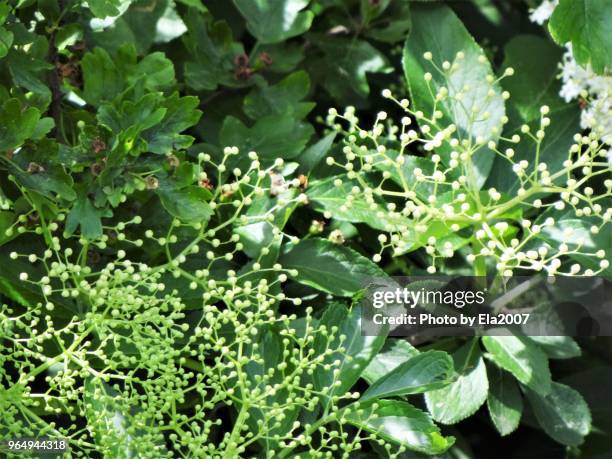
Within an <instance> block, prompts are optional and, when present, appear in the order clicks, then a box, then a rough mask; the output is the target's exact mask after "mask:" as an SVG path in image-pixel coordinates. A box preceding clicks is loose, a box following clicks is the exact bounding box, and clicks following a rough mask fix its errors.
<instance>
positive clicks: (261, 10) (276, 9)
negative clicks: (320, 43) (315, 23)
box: [234, 0, 314, 43]
mask: <svg viewBox="0 0 612 459" xmlns="http://www.w3.org/2000/svg"><path fill="white" fill-rule="evenodd" d="M308 2H309V0H257V1H253V0H234V4H235V5H236V7H237V8H238V10H239V11H240V13H241V14H242V15H243V16H244V18H245V19H246V21H247V28H248V29H249V32H251V34H252V35H253V36H254V37H255V38H257V40H259V42H260V43H278V42H281V41H284V40H286V39H288V38H291V37H295V36H296V35H301V34H303V33H304V32H306V31H307V30H308V29H309V28H310V25H311V23H312V20H313V18H314V14H313V13H312V12H311V11H302V10H303V9H304V8H306V7H307V6H308Z"/></svg>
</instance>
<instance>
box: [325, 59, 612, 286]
mask: <svg viewBox="0 0 612 459" xmlns="http://www.w3.org/2000/svg"><path fill="white" fill-rule="evenodd" d="M481 57H482V59H481V61H482V62H483V63H484V62H486V59H484V56H481ZM423 58H424V59H425V60H426V61H429V62H430V63H431V68H432V70H431V71H432V72H433V73H434V74H435V75H436V79H443V80H444V81H447V82H448V83H449V84H448V86H441V87H438V89H436V88H435V87H433V86H429V87H430V93H431V99H432V103H431V106H432V107H433V109H432V110H431V111H430V112H428V113H425V112H423V111H421V110H418V109H416V108H413V107H412V104H411V103H410V102H409V101H408V100H407V99H397V98H396V97H395V96H394V95H393V93H392V91H391V90H389V89H384V90H383V91H382V96H383V97H384V98H387V99H390V100H392V101H393V102H394V103H395V104H397V105H398V107H399V109H400V111H402V112H403V113H404V115H403V116H402V117H401V118H400V119H399V120H397V121H394V120H391V119H389V117H388V115H387V113H385V112H380V113H378V115H377V116H376V119H375V121H374V124H373V126H371V127H363V126H361V125H360V123H359V119H358V117H357V115H356V110H355V108H354V107H347V108H346V109H345V110H344V111H343V112H342V113H339V112H338V111H337V110H336V109H330V110H329V113H328V117H327V124H328V125H329V127H330V128H332V129H334V130H336V131H338V132H340V133H341V134H342V135H343V137H344V145H345V146H344V148H343V149H342V152H343V160H338V159H337V158H333V157H329V158H327V164H328V165H330V166H331V165H334V166H335V167H340V168H342V169H344V173H343V174H340V175H338V176H337V177H336V178H335V180H334V183H335V184H336V186H339V187H340V186H341V187H343V189H349V190H350V193H351V194H350V195H349V196H348V197H347V208H348V209H350V207H351V205H352V204H351V203H352V202H355V201H356V200H359V202H362V201H365V204H364V205H369V206H371V208H372V209H374V210H375V211H376V212H377V214H376V215H377V218H378V219H379V221H381V222H386V223H385V225H384V227H383V228H381V229H384V232H383V233H381V234H380V237H379V242H380V244H381V251H380V253H377V254H375V255H374V257H373V258H374V260H375V261H379V260H380V259H381V254H382V253H383V252H384V251H386V250H388V251H389V252H390V254H391V255H392V256H400V255H402V254H405V253H407V252H410V251H413V250H416V249H424V250H425V253H426V254H427V255H428V256H429V258H430V260H431V261H430V265H429V267H428V268H427V272H429V273H435V272H436V270H437V266H438V265H440V264H441V263H443V262H444V261H445V260H448V259H450V258H452V257H454V256H460V257H465V259H466V260H467V261H468V262H469V263H471V264H472V265H473V266H474V272H475V273H476V274H478V275H482V274H485V273H486V268H487V266H488V267H490V268H491V267H493V268H495V270H496V271H497V272H498V273H500V274H503V275H504V276H512V275H513V274H514V273H517V272H519V273H522V272H529V271H532V272H533V271H536V272H546V273H547V274H549V275H569V276H575V275H587V276H588V275H595V274H598V273H601V272H602V271H604V270H605V269H607V268H608V265H609V261H608V259H607V258H608V257H609V255H610V254H609V253H606V251H605V250H606V247H595V246H594V244H593V242H592V240H591V238H592V237H594V236H595V235H597V234H599V233H602V234H603V233H604V232H606V231H608V232H609V231H610V227H609V222H610V217H611V216H612V209H611V208H610V207H609V202H610V197H611V196H612V193H611V190H612V179H610V172H611V171H612V170H611V168H610V163H609V162H608V161H607V158H606V154H607V150H606V145H605V144H603V143H602V142H601V141H600V139H599V137H598V133H597V132H591V133H590V134H588V135H582V134H580V133H576V135H575V136H574V144H573V145H572V146H571V147H570V148H569V149H568V150H567V151H559V152H558V155H560V156H562V157H563V158H564V159H563V160H562V161H560V162H561V164H554V165H551V164H549V163H548V162H547V161H546V160H545V159H544V158H542V151H543V148H544V145H545V141H546V140H545V139H546V131H547V129H548V128H549V127H550V125H551V124H552V121H551V118H549V113H550V109H549V107H548V106H542V107H541V108H540V117H539V122H538V123H537V126H536V128H533V126H529V125H523V126H522V127H521V129H520V131H521V134H522V135H519V134H513V135H511V136H510V137H504V136H502V135H500V129H499V127H497V126H496V127H493V128H492V131H491V132H488V133H487V132H481V133H480V134H479V135H471V133H472V132H480V131H481V130H482V129H481V127H480V125H479V123H482V120H483V119H487V117H488V116H490V115H489V114H488V113H487V112H486V110H483V108H482V107H474V106H472V107H471V112H472V113H475V114H477V115H478V117H476V116H473V117H470V118H469V119H468V121H467V127H464V128H463V129H462V130H461V131H460V130H459V129H458V127H457V126H456V125H455V124H454V123H452V122H451V121H449V120H448V119H447V118H446V116H445V115H444V113H443V111H442V110H443V108H444V107H446V108H447V109H449V110H451V111H452V110H456V111H461V110H466V108H465V100H466V98H467V97H468V96H469V88H467V89H466V88H463V89H458V88H453V87H452V76H453V72H456V71H458V70H460V68H461V66H462V65H465V64H463V62H462V61H463V59H464V55H463V53H458V54H457V56H456V59H455V61H454V63H452V64H450V63H449V62H443V63H437V64H436V63H435V59H434V56H433V55H432V53H430V52H427V53H425V54H424V56H423ZM513 74H514V70H513V69H511V68H507V69H506V70H505V71H504V74H503V76H502V78H504V77H508V76H512V75H513ZM423 78H424V80H425V82H426V84H427V85H430V82H431V81H432V79H433V78H434V76H433V75H432V73H425V74H424V76H423ZM497 81H499V79H497V78H495V77H494V76H493V75H488V76H487V77H486V82H487V83H488V84H490V85H491V88H490V89H489V90H488V91H486V88H485V90H484V91H483V92H484V93H486V96H485V98H484V101H483V102H482V105H483V106H484V107H486V106H487V105H488V104H489V103H490V100H491V98H492V97H493V96H494V95H495V87H494V86H493V85H494V84H495V83H496V82H497ZM501 96H502V98H503V99H508V98H510V94H509V93H508V92H505V91H504V92H502V93H501ZM448 107H450V108H448ZM468 108H469V107H468ZM499 121H500V125H501V126H503V125H504V124H506V123H507V122H508V118H507V117H505V116H503V117H501V118H500V120H499ZM463 131H466V132H463ZM490 139H498V140H490ZM518 150H520V151H523V152H524V151H530V152H531V153H530V154H527V155H525V154H522V155H521V156H520V159H519V158H517V155H516V151H518ZM417 152H420V153H417ZM485 155H495V156H497V157H499V158H501V160H502V163H503V164H505V165H506V168H507V169H506V170H507V172H501V173H505V174H507V175H508V176H509V177H510V178H511V180H510V181H509V183H510V184H511V186H509V187H508V188H507V189H496V188H494V187H489V188H481V183H480V182H478V179H477V174H476V173H475V171H476V170H477V168H478V163H479V160H481V159H482V157H483V156H485ZM495 172H497V173H500V172H499V171H494V173H495ZM374 173H377V174H374ZM377 176H378V177H380V179H379V180H378V181H376V180H375V179H374V177H377ZM606 177H608V178H607V179H606ZM601 184H603V186H601ZM595 190H598V191H595ZM575 221H582V222H584V221H588V222H589V223H588V225H587V229H586V231H584V230H582V229H579V228H577V227H576V226H575V224H574V223H575ZM577 259H578V260H589V263H588V266H585V265H584V263H583V262H576V261H575V260H577Z"/></svg>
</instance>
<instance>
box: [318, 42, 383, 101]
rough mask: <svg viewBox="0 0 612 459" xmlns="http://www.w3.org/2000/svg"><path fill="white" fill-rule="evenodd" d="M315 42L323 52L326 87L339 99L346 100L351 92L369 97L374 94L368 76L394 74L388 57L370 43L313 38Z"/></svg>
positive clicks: (323, 74)
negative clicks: (371, 91) (370, 74)
mask: <svg viewBox="0 0 612 459" xmlns="http://www.w3.org/2000/svg"><path fill="white" fill-rule="evenodd" d="M311 39H312V41H313V43H314V44H315V45H316V46H318V47H319V48H320V49H321V50H322V51H323V54H324V56H325V58H324V65H323V68H322V76H323V85H324V86H325V89H327V91H328V92H329V93H330V94H332V95H333V96H334V97H335V98H338V99H341V98H343V96H346V95H347V90H352V91H354V92H355V93H356V94H358V95H359V96H361V97H365V96H367V95H368V94H369V93H370V86H369V84H368V79H367V74H368V73H387V72H389V71H390V68H389V63H388V61H387V58H386V57H385V56H384V54H382V53H381V52H380V51H378V50H377V49H376V48H374V47H373V46H372V45H371V44H370V43H368V42H367V41H363V40H359V39H356V38H344V37H342V38H341V37H332V36H329V35H312V37H311Z"/></svg>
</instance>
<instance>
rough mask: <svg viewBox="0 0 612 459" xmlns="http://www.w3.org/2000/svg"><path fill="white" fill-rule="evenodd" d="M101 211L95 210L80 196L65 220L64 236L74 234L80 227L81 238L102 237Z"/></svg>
mask: <svg viewBox="0 0 612 459" xmlns="http://www.w3.org/2000/svg"><path fill="white" fill-rule="evenodd" d="M102 215H103V211H101V210H100V209H96V208H95V207H94V206H93V204H92V203H91V201H90V200H89V198H87V196H83V195H81V196H80V197H79V199H78V200H77V201H76V202H75V204H74V207H73V208H72V210H71V211H70V213H69V214H68V217H67V218H66V229H65V232H66V234H68V235H70V234H73V233H74V232H75V230H76V229H77V227H79V226H80V227H81V236H83V237H84V238H85V239H97V238H99V237H100V236H102V221H101V220H100V218H101V217H102Z"/></svg>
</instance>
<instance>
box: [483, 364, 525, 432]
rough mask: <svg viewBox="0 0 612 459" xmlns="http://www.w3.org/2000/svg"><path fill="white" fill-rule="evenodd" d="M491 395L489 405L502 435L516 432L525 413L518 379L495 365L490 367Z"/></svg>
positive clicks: (494, 423) (490, 413)
mask: <svg viewBox="0 0 612 459" xmlns="http://www.w3.org/2000/svg"><path fill="white" fill-rule="evenodd" d="M488 370H489V371H488V377H489V396H488V398H487V407H488V408H489V415H490V416H491V420H492V421H493V425H494V426H495V428H496V429H497V431H498V432H499V433H500V435H502V436H504V435H509V434H511V433H512V432H514V431H515V430H516V429H517V427H518V425H519V422H520V421H521V415H522V413H523V398H522V396H521V393H520V391H519V388H518V385H517V384H516V381H515V380H514V379H513V378H512V376H510V374H509V373H507V372H505V371H504V370H502V369H500V368H498V367H497V366H495V365H492V366H490V367H488Z"/></svg>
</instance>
